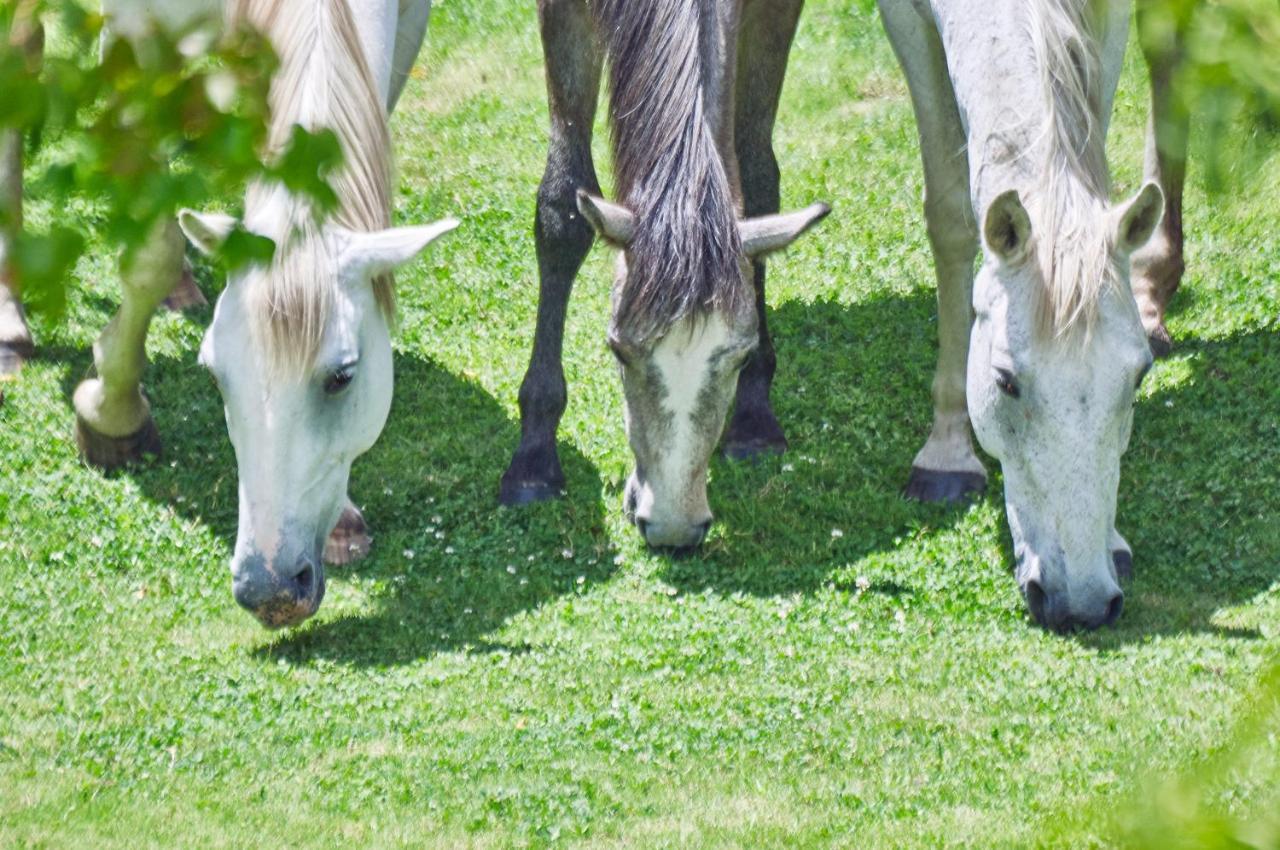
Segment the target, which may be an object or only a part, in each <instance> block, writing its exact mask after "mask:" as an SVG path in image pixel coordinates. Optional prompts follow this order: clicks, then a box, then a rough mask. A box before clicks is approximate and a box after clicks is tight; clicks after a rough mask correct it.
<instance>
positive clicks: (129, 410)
mask: <svg viewBox="0 0 1280 850" xmlns="http://www.w3.org/2000/svg"><path fill="white" fill-rule="evenodd" d="M72 404H73V406H74V407H75V411H76V418H77V420H78V421H80V422H83V423H85V424H86V425H87V426H88V427H89V428H90V429H91V430H92V431H93V432H94V433H96V434H101V435H103V436H106V437H112V438H121V437H128V436H130V435H133V434H137V433H138V432H139V431H141V430H143V429H144V428H145V426H146V424H147V423H148V422H150V421H151V405H150V404H148V403H147V399H146V397H145V396H144V395H143V394H142V387H141V386H140V385H138V384H134V385H133V386H132V387H130V388H129V389H127V390H124V391H112V390H110V389H109V388H108V386H107V384H106V383H104V381H103V380H102V378H100V377H97V378H87V379H85V380H84V381H81V382H80V385H79V386H78V387H76V391H75V394H74V395H73V396H72Z"/></svg>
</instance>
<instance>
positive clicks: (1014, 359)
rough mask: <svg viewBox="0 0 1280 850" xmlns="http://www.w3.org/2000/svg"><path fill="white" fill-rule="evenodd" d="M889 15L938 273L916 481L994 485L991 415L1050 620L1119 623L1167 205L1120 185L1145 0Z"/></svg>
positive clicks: (993, 5)
mask: <svg viewBox="0 0 1280 850" xmlns="http://www.w3.org/2000/svg"><path fill="white" fill-rule="evenodd" d="M880 12H881V16H882V18H883V20H884V23H885V29H886V30H887V31H888V33H889V37H890V40H891V41H892V43H893V47H894V50H895V52H896V53H897V55H898V59H899V61H900V62H901V64H902V67H903V69H904V71H905V72H906V76H907V81H908V84H909V87H910V89H911V97H912V102H913V105H914V107H915V113H916V121H917V124H918V129H919V132H920V144H921V149H922V153H923V158H924V169H925V185H926V189H925V216H926V219H927V222H928V231H929V238H930V242H931V244H932V246H933V254H934V262H935V265H936V271H937V277H938V302H939V335H940V337H941V339H940V343H941V345H940V349H941V350H940V352H939V357H938V370H937V374H936V376H935V378H934V384H933V398H934V424H933V430H932V432H931V434H930V436H929V440H928V442H927V443H926V444H925V446H924V448H923V449H922V450H921V451H920V453H919V454H918V455H917V457H916V460H915V464H914V467H913V470H912V480H911V483H910V484H909V485H908V489H907V492H908V495H913V496H917V497H920V498H926V499H951V498H956V497H958V496H960V495H962V494H963V493H964V492H966V491H969V490H974V489H980V488H981V487H982V486H983V484H984V483H985V480H986V473H985V471H984V469H983V466H982V463H981V462H980V461H979V460H978V458H977V456H976V455H975V453H974V450H973V446H972V443H971V441H970V437H969V423H970V421H972V423H973V428H974V431H975V432H976V434H977V436H978V440H979V441H980V442H981V444H982V446H983V448H984V449H985V450H986V451H987V452H988V453H990V454H992V455H993V456H995V457H996V458H997V459H998V460H999V461H1000V463H1001V466H1002V469H1003V471H1004V479H1005V503H1006V507H1007V511H1008V518H1009V528H1010V531H1011V532H1012V535H1013V542H1014V554H1015V557H1016V559H1017V577H1018V582H1019V585H1020V586H1021V588H1022V590H1023V593H1024V595H1025V597H1026V600H1027V604H1028V607H1029V608H1030V609H1031V612H1032V614H1033V615H1034V617H1035V618H1036V619H1037V620H1038V621H1040V622H1041V623H1044V624H1045V625H1047V626H1049V627H1050V628H1054V629H1068V628H1072V627H1075V626H1083V627H1086V628H1094V627H1097V626H1100V625H1104V624H1110V623H1112V622H1114V621H1115V619H1116V618H1117V617H1118V616H1119V614H1120V610H1121V607H1122V604H1123V598H1124V597H1123V593H1122V592H1121V589H1120V584H1119V582H1120V579H1121V578H1122V577H1123V576H1124V573H1126V572H1127V571H1128V569H1129V568H1130V565H1131V563H1132V562H1131V557H1132V556H1131V553H1130V550H1129V547H1128V545H1127V544H1126V543H1125V541H1124V539H1123V538H1122V537H1121V536H1120V535H1119V533H1118V532H1117V531H1116V528H1115V512H1116V493H1117V488H1118V485H1119V480H1120V457H1121V455H1122V454H1123V452H1124V450H1125V448H1126V446H1127V444H1128V441H1129V432H1130V428H1131V426H1132V421H1133V404H1134V397H1135V392H1136V388H1137V386H1138V384H1139V382H1140V381H1141V379H1142V376H1143V375H1144V374H1145V373H1146V371H1147V368H1148V367H1149V366H1150V364H1151V358H1152V354H1151V348H1150V347H1149V345H1148V341H1147V331H1146V330H1145V329H1144V326H1143V322H1142V318H1141V317H1140V315H1139V310H1138V307H1137V306H1136V304H1135V301H1134V296H1133V294H1132V293H1131V291H1130V287H1129V263H1130V256H1131V255H1132V254H1133V253H1134V252H1135V251H1136V250H1137V249H1139V248H1141V247H1142V246H1143V245H1144V244H1145V243H1146V242H1147V241H1148V239H1149V237H1150V236H1151V234H1152V232H1153V231H1154V230H1155V228H1156V226H1157V224H1158V223H1159V222H1160V218H1161V212H1162V208H1163V205H1164V199H1163V196H1162V193H1161V190H1160V188H1159V187H1158V186H1157V185H1156V184H1155V183H1152V182H1148V183H1146V184H1145V185H1144V186H1143V187H1142V188H1141V190H1140V191H1139V192H1138V193H1137V195H1136V196H1135V197H1134V198H1133V199H1131V200H1129V201H1127V202H1125V203H1123V204H1120V205H1116V206H1113V205H1112V204H1111V202H1110V198H1109V178H1108V173H1107V163H1106V157H1105V151H1104V141H1105V136H1106V128H1107V121H1108V117H1109V115H1110V112H1111V105H1112V100H1113V97H1114V94H1115V88H1116V84H1117V80H1118V76H1119V71H1120V63H1121V59H1122V58H1123V54H1124V48H1125V42H1126V39H1127V35H1128V25H1129V13H1130V6H1129V3H1128V2H1127V0H1096V2H1092V3H1090V2H1089V1H1088V0H910V2H908V0H880ZM979 222H981V223H982V227H981V235H982V241H981V244H982V247H983V257H982V265H981V269H980V271H979V272H978V276H977V280H976V282H975V280H974V277H973V260H974V257H975V255H976V253H977V250H978V245H979V227H978V223H979ZM966 364H967V366H966Z"/></svg>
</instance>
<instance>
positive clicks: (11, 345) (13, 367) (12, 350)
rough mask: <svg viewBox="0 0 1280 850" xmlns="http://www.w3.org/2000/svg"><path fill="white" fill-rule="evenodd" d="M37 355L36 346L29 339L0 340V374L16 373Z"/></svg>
mask: <svg viewBox="0 0 1280 850" xmlns="http://www.w3.org/2000/svg"><path fill="white" fill-rule="evenodd" d="M34 355H35V346H34V345H32V344H31V343H30V342H29V341H27V340H16V341H13V342H0V376H4V375H16V374H18V373H19V372H21V371H22V367H23V365H24V364H25V363H26V362H27V361H28V360H30V359H31V358H32V357H33V356H34Z"/></svg>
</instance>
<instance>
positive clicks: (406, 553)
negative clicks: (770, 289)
mask: <svg viewBox="0 0 1280 850" xmlns="http://www.w3.org/2000/svg"><path fill="white" fill-rule="evenodd" d="M400 554H402V555H404V556H405V557H406V558H408V559H409V560H410V561H412V560H413V554H414V553H413V550H412V549H405V550H404V551H403V552H401V553H400Z"/></svg>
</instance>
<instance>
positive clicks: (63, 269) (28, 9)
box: [0, 0, 341, 318]
mask: <svg viewBox="0 0 1280 850" xmlns="http://www.w3.org/2000/svg"><path fill="white" fill-rule="evenodd" d="M37 21H45V22H47V23H48V24H50V29H51V30H53V31H56V33H57V34H58V49H57V50H51V51H48V52H47V53H46V55H45V56H44V57H43V61H40V60H39V58H38V55H39V49H38V44H39V38H40V29H39V27H38V26H37V25H36V22H37ZM103 25H104V21H103V19H102V17H101V16H100V15H97V14H94V13H92V12H89V11H86V10H85V9H84V8H83V7H82V6H81V5H80V4H79V3H77V2H74V0H3V2H0V91H3V92H4V97H3V98H0V129H4V130H16V131H18V132H20V133H21V134H22V135H23V138H24V139H25V154H26V157H27V159H28V162H29V163H30V162H39V163H40V165H39V166H38V167H36V168H32V167H30V166H29V167H28V169H27V175H28V180H29V184H28V189H29V192H30V193H31V194H33V195H37V196H39V197H40V198H42V199H44V200H46V201H49V202H51V204H52V205H53V208H54V209H59V208H66V206H67V204H68V202H69V201H70V200H71V199H73V198H83V199H86V200H88V201H90V202H92V204H93V207H94V217H93V220H92V226H93V227H94V228H95V229H96V230H97V234H96V235H98V236H99V237H101V238H102V239H104V240H105V241H106V242H107V243H108V244H113V245H120V246H122V247H123V249H124V251H126V252H128V251H129V250H132V249H133V248H135V247H136V246H138V245H139V244H140V243H141V241H142V240H143V239H144V238H145V236H146V235H147V234H148V233H149V232H150V230H151V228H152V226H153V225H154V223H155V222H156V221H157V220H159V219H163V218H167V217H172V216H173V215H174V214H175V212H176V211H177V210H178V209H179V208H181V207H201V206H204V205H206V204H207V203H208V202H209V201H210V199H214V198H220V199H225V198H228V197H236V196H238V195H239V193H240V192H242V191H243V188H244V186H245V184H246V183H247V182H248V181H249V180H251V179H254V178H259V177H262V178H266V179H275V180H280V181H282V182H284V183H285V185H287V186H288V187H289V188H290V189H291V190H293V191H296V192H302V193H305V194H309V195H310V196H311V197H312V198H313V199H314V200H315V201H316V202H317V203H318V205H319V207H320V208H321V209H327V208H329V207H330V206H331V205H332V203H333V191H332V189H331V188H330V187H329V185H328V183H327V182H326V180H325V176H326V175H327V174H328V173H330V172H331V171H332V169H333V168H334V167H336V165H337V164H338V163H339V161H340V159H341V151H340V148H339V144H338V141H337V139H336V137H335V136H334V135H333V134H332V133H331V132H329V131H320V132H318V133H311V132H308V131H306V130H303V129H302V128H295V129H294V133H293V136H292V140H291V144H290V146H289V147H288V148H287V149H286V150H285V151H284V152H282V153H281V154H280V155H279V156H275V157H271V158H270V159H268V160H267V161H265V162H264V156H263V154H264V142H265V139H266V119H267V117H268V99H267V93H268V87H269V84H270V78H271V74H272V72H273V71H274V69H275V67H276V57H275V54H274V53H273V51H272V50H271V48H270V45H269V44H268V43H267V41H266V40H265V39H264V38H263V37H262V36H261V35H260V34H257V33H255V32H252V31H250V30H248V29H245V28H233V29H231V30H230V31H227V32H220V30H221V27H217V26H213V25H211V24H209V23H205V24H203V25H196V26H193V27H190V28H188V29H187V30H186V31H183V32H177V33H167V32H165V31H163V30H160V29H159V28H157V29H156V31H154V32H153V33H152V34H151V35H150V36H149V37H148V38H146V39H145V40H140V41H139V42H138V43H137V44H135V43H133V42H132V41H130V40H129V39H126V38H115V39H109V40H106V41H105V42H104V41H103V39H102V32H103ZM33 38H34V39H35V40H34V42H33ZM100 42H102V43H103V46H102V47H101V49H100V48H99V44H100ZM33 44H34V45H36V47H35V49H34V50H33ZM42 148H43V149H44V151H43V152H42ZM41 153H44V154H45V155H41V156H39V157H38V158H37V154H41ZM15 221H16V217H14V216H13V213H12V212H11V211H7V210H5V209H4V207H3V205H0V227H6V226H10V227H11V226H12V224H14V223H15ZM84 226H86V225H85V224H81V223H80V220H79V219H77V221H76V222H72V221H69V220H67V219H63V220H61V221H56V222H54V223H53V224H52V225H51V226H50V227H48V229H46V230H44V231H42V232H35V231H32V230H27V231H25V232H21V233H19V234H17V235H16V236H15V237H14V242H13V250H12V272H13V274H14V276H15V278H16V279H17V281H18V283H19V287H20V290H21V292H22V295H23V299H24V301H26V303H27V305H28V306H29V307H31V308H32V309H33V310H34V311H36V312H40V313H44V314H45V315H46V316H49V317H54V318H56V317H57V316H59V315H60V314H61V312H62V309H63V306H64V305H65V301H66V286H67V285H68V283H69V277H70V275H69V272H70V270H71V268H72V267H73V266H74V264H75V262H76V260H77V259H78V257H79V256H80V254H81V253H82V252H83V251H84V250H85V246H86V244H87V236H88V234H87V233H85V232H84V231H83V230H82V229H81V228H82V227H84ZM264 243H265V244H264ZM271 250H272V246H271V244H270V242H269V241H268V240H263V239H261V238H260V237H254V236H251V235H249V234H247V233H241V234H238V236H237V238H234V239H231V240H229V242H228V245H227V247H226V250H225V251H224V257H223V260H224V262H226V263H228V264H230V265H235V264H238V263H242V262H246V261H249V260H254V259H260V258H262V257H263V256H264V254H265V255H268V256H269V253H270V251H271Z"/></svg>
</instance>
